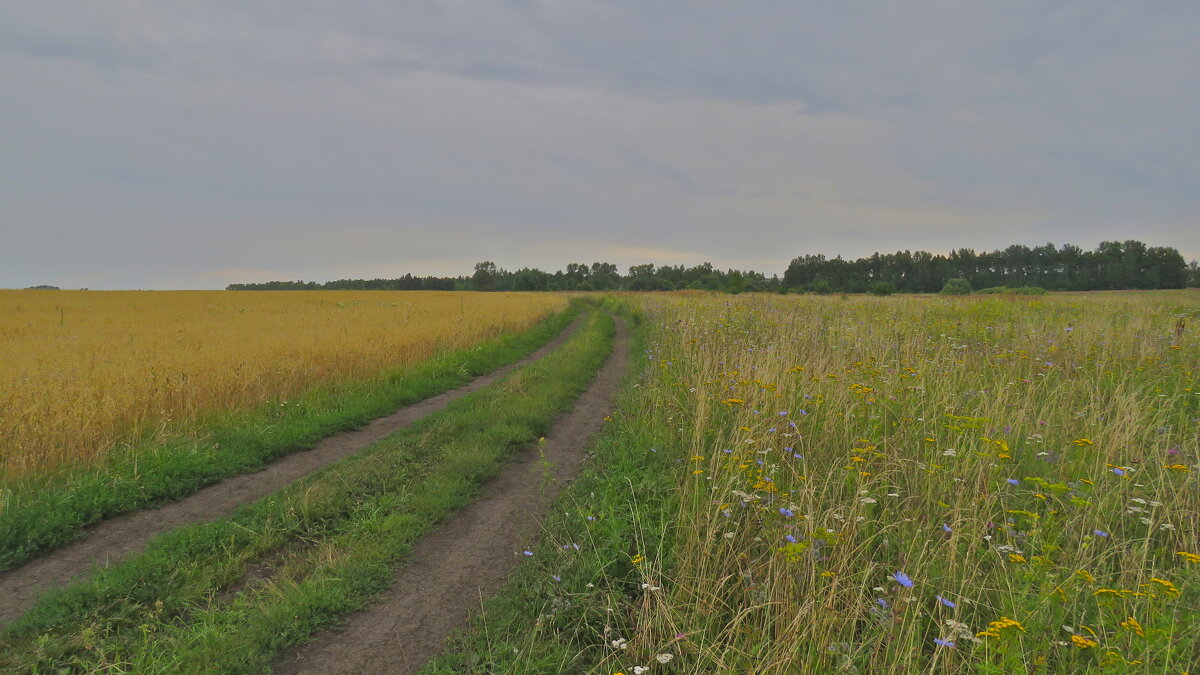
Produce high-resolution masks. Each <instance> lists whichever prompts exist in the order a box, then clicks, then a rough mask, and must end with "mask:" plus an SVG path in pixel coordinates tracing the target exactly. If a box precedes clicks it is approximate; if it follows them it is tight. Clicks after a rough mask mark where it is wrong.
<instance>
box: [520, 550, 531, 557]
mask: <svg viewBox="0 0 1200 675" xmlns="http://www.w3.org/2000/svg"><path fill="white" fill-rule="evenodd" d="M521 553H523V554H524V555H526V556H531V555H533V551H521Z"/></svg>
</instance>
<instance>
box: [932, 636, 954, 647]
mask: <svg viewBox="0 0 1200 675" xmlns="http://www.w3.org/2000/svg"><path fill="white" fill-rule="evenodd" d="M933 644H935V645H937V646H939V647H951V648H953V647H954V643H953V642H951V641H949V640H943V639H941V638H933Z"/></svg>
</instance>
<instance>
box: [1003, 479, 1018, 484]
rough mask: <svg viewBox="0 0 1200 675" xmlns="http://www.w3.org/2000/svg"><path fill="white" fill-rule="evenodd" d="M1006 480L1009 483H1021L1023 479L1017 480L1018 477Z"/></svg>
mask: <svg viewBox="0 0 1200 675" xmlns="http://www.w3.org/2000/svg"><path fill="white" fill-rule="evenodd" d="M1006 480H1007V481H1008V484H1009V485H1020V484H1021V481H1019V480H1017V479H1016V478H1008V479H1006Z"/></svg>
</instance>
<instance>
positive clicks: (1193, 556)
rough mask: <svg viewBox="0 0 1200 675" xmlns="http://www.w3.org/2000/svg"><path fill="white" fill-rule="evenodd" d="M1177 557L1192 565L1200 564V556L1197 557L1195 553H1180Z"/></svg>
mask: <svg viewBox="0 0 1200 675" xmlns="http://www.w3.org/2000/svg"><path fill="white" fill-rule="evenodd" d="M1175 555H1181V556H1183V559H1184V560H1186V561H1188V562H1190V563H1200V555H1196V554H1195V553H1188V552H1187V551H1179V552H1178V553H1176V554H1175Z"/></svg>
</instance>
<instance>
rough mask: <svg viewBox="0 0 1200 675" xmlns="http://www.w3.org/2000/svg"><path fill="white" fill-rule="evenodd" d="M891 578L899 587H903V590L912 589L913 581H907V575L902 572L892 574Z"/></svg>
mask: <svg viewBox="0 0 1200 675" xmlns="http://www.w3.org/2000/svg"><path fill="white" fill-rule="evenodd" d="M892 578H893V579H895V580H896V583H898V584H900V585H901V586H903V587H905V588H912V587H913V580H912V579H909V578H908V575H907V574H905V573H904V572H896V573H894V574H892Z"/></svg>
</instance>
